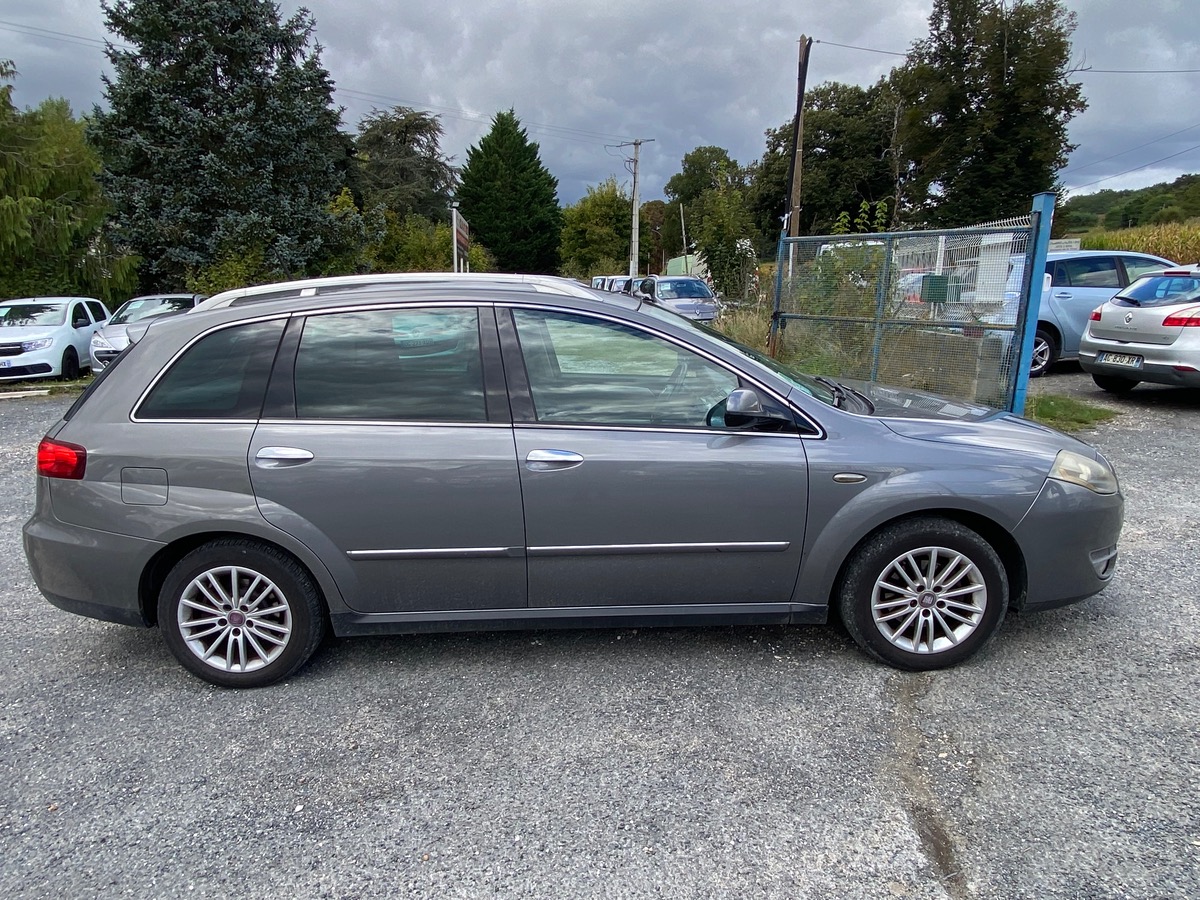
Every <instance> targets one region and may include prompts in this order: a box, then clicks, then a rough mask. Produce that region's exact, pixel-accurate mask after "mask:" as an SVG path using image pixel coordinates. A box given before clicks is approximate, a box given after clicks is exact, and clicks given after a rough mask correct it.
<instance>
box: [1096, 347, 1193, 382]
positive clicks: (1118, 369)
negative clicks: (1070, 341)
mask: <svg viewBox="0 0 1200 900" xmlns="http://www.w3.org/2000/svg"><path fill="white" fill-rule="evenodd" d="M1167 349H1169V348H1166V347H1147V346H1146V345H1141V344H1138V345H1128V346H1127V345H1115V346H1113V348H1112V352H1113V353H1129V354H1133V355H1136V356H1141V357H1142V364H1141V365H1140V366H1138V367H1137V368H1132V367H1130V366H1114V365H1110V364H1108V363H1101V362H1097V361H1096V356H1097V353H1103V352H1104V350H1103V349H1100V350H1097V349H1096V348H1094V347H1086V348H1080V350H1079V365H1080V366H1081V367H1082V368H1083V370H1084V371H1085V372H1088V373H1090V374H1092V375H1111V376H1112V377H1114V378H1128V379H1129V380H1130V381H1148V382H1150V383H1151V384H1170V385H1175V386H1177V387H1200V372H1198V371H1195V368H1192V367H1200V359H1196V358H1195V357H1192V358H1189V359H1187V360H1182V359H1179V358H1178V355H1177V354H1167V353H1162V352H1161V351H1163V350H1167ZM1155 350H1158V351H1160V352H1159V353H1155V352H1154V351H1155ZM1177 366H1183V367H1184V368H1183V369H1179V368H1176V367H1177ZM1188 368H1192V371H1187V369H1188Z"/></svg>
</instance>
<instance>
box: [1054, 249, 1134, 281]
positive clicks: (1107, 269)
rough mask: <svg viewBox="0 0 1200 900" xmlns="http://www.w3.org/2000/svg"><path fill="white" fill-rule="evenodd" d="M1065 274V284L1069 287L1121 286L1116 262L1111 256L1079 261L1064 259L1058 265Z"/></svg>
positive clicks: (1088, 257) (1093, 257)
mask: <svg viewBox="0 0 1200 900" xmlns="http://www.w3.org/2000/svg"><path fill="white" fill-rule="evenodd" d="M1059 265H1060V266H1061V268H1062V271H1063V272H1064V273H1065V284H1067V285H1069V286H1070V287H1110V288H1119V287H1120V286H1121V276H1120V275H1119V274H1118V273H1117V261H1116V259H1115V258H1113V257H1111V256H1085V257H1082V258H1080V259H1064V260H1063V261H1062V262H1061V263H1060V264H1059Z"/></svg>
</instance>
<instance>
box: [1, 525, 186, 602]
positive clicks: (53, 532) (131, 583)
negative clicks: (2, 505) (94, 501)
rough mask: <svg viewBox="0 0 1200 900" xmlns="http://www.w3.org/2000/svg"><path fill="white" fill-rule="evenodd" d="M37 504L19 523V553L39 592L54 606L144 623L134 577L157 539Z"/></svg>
mask: <svg viewBox="0 0 1200 900" xmlns="http://www.w3.org/2000/svg"><path fill="white" fill-rule="evenodd" d="M41 505H42V504H39V510H38V511H37V512H35V513H34V515H33V518H31V519H30V520H29V521H28V522H26V523H25V527H24V529H22V536H23V538H24V544H25V558H26V560H28V562H29V569H30V571H31V572H32V573H33V580H34V583H35V584H37V587H38V590H39V591H41V592H42V595H43V596H44V597H45V598H46V599H47V600H49V601H50V602H51V603H52V604H54V605H55V606H57V607H58V608H59V609H64V610H66V611H67V612H73V613H77V614H78V615H81V616H89V617H91V618H93V619H102V620H104V621H106V622H118V623H120V624H123V625H149V624H150V622H149V621H148V620H147V618H146V616H145V614H144V612H143V610H142V605H141V597H140V593H139V583H140V580H141V573H142V572H143V571H145V569H146V566H147V564H148V563H149V561H150V559H151V558H152V557H153V556H154V554H155V553H157V552H158V550H160V549H161V548H162V546H163V545H162V544H160V543H157V542H155V541H147V540H143V539H141V538H134V537H129V536H128V535H122V534H112V533H110V532H106V531H96V530H94V529H90V528H81V527H79V526H77V525H67V524H64V523H62V522H59V521H57V520H55V519H53V518H51V517H48V516H46V515H44V514H43V513H42V511H41V508H40V507H41Z"/></svg>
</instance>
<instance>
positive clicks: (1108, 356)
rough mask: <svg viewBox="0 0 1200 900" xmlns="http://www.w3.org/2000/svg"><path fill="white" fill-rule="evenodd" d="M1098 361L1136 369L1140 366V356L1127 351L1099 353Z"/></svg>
mask: <svg viewBox="0 0 1200 900" xmlns="http://www.w3.org/2000/svg"><path fill="white" fill-rule="evenodd" d="M1100 362H1102V363H1108V364H1109V365H1110V366H1127V367H1128V368H1130V369H1138V368H1141V365H1142V358H1141V357H1140V356H1131V355H1129V354H1128V353H1101V354H1100Z"/></svg>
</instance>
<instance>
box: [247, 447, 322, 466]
mask: <svg viewBox="0 0 1200 900" xmlns="http://www.w3.org/2000/svg"><path fill="white" fill-rule="evenodd" d="M313 458H314V457H313V454H312V452H311V451H309V450H303V449H301V448H300V447H262V448H261V449H259V451H258V452H257V453H255V454H254V462H255V463H256V464H257V465H258V467H259V468H260V469H282V468H285V467H287V466H300V465H303V464H304V463H306V462H311V461H312V460H313Z"/></svg>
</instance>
